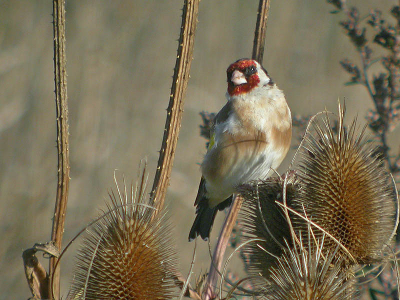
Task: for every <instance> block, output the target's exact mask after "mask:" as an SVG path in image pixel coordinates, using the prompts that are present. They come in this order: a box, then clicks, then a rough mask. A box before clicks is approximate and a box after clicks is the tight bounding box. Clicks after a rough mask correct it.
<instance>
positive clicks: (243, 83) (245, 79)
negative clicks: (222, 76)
mask: <svg viewBox="0 0 400 300" xmlns="http://www.w3.org/2000/svg"><path fill="white" fill-rule="evenodd" d="M226 74H227V77H228V94H229V95H230V96H236V95H241V94H245V93H248V92H249V91H251V90H252V89H253V88H255V87H256V86H257V85H258V84H259V83H260V78H259V76H258V70H257V64H256V61H254V60H251V59H240V60H238V61H236V62H234V63H233V64H231V65H230V66H229V68H228V69H227V70H226Z"/></svg>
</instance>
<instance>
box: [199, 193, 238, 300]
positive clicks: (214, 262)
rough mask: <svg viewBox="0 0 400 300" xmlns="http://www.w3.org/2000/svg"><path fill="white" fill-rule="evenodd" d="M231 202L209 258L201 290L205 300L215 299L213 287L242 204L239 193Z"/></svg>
mask: <svg viewBox="0 0 400 300" xmlns="http://www.w3.org/2000/svg"><path fill="white" fill-rule="evenodd" d="M232 202H233V203H232V205H231V207H230V209H229V212H228V214H227V215H226V218H225V221H224V224H223V225H222V229H221V232H220V234H219V238H218V242H217V245H216V246H215V249H214V253H213V256H212V259H211V265H210V269H209V273H208V277H207V282H206V285H205V288H204V290H203V298H204V299H205V300H208V299H215V297H216V296H217V295H216V293H215V287H216V284H217V281H218V276H219V275H220V270H221V267H222V261H223V258H224V254H225V250H226V246H227V245H228V242H229V238H230V236H231V233H232V229H233V226H234V225H235V223H236V219H237V216H238V214H239V211H240V207H241V206H242V202H243V197H241V196H240V195H234V199H233V201H232Z"/></svg>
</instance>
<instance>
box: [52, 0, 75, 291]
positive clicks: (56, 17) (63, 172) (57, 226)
mask: <svg viewBox="0 0 400 300" xmlns="http://www.w3.org/2000/svg"><path fill="white" fill-rule="evenodd" d="M53 33H54V82H55V96H56V115H57V150H58V171H57V178H58V182H57V196H56V204H55V210H54V217H53V229H52V233H51V240H52V242H53V243H54V245H55V246H56V247H57V248H58V249H61V241H62V237H63V233H64V222H65V213H66V208H67V201H68V187H69V169H70V167H69V148H68V102H67V72H66V55H65V43H66V41H65V0H53ZM56 262H57V258H56V257H52V258H51V259H50V267H49V278H53V279H54V281H53V282H50V291H51V290H52V291H53V293H50V295H52V294H53V295H55V297H56V299H58V298H59V294H60V269H59V268H58V269H57V270H55V264H56ZM53 274H54V275H53Z"/></svg>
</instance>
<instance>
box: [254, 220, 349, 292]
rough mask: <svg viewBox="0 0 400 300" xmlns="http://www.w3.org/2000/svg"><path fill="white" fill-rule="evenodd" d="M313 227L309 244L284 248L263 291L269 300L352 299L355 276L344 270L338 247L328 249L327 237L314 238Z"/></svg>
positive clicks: (295, 244)
mask: <svg viewBox="0 0 400 300" xmlns="http://www.w3.org/2000/svg"><path fill="white" fill-rule="evenodd" d="M310 231H312V229H311V227H309V230H308V238H307V241H306V243H305V244H303V240H302V239H301V238H300V243H299V244H297V243H296V242H294V241H293V244H292V245H291V246H289V244H287V247H286V248H285V249H284V251H283V254H282V255H281V257H280V258H279V259H278V260H277V264H276V265H275V266H273V267H272V268H271V275H270V279H269V280H268V281H267V284H266V285H265V288H264V291H263V292H261V294H262V295H263V296H264V297H265V298H266V299H268V300H317V299H318V300H328V299H329V300H348V299H353V296H354V294H355V289H354V283H355V279H354V276H352V275H350V272H349V270H348V271H347V272H343V270H342V268H341V266H342V260H343V258H341V257H340V256H337V251H338V250H339V246H337V247H336V249H332V248H328V250H327V251H324V246H325V245H324V242H325V241H326V240H325V236H322V237H321V239H320V240H313V238H312V237H311V236H312V234H313V233H312V232H310Z"/></svg>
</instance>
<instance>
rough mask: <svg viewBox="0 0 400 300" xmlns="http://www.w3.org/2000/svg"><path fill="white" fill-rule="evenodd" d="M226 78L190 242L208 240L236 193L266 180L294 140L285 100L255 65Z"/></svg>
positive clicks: (238, 65) (234, 68)
mask: <svg viewBox="0 0 400 300" xmlns="http://www.w3.org/2000/svg"><path fill="white" fill-rule="evenodd" d="M226 73H227V80H228V91H227V94H226V96H227V99H228V102H227V103H226V104H225V106H224V107H223V108H222V109H221V110H220V111H219V112H218V114H217V115H216V116H215V119H214V122H213V126H212V129H211V134H210V137H211V139H210V144H209V147H208V150H207V153H206V155H205V157H204V160H203V162H202V164H201V172H202V178H201V181H200V186H199V190H198V193H197V197H196V201H195V203H194V205H195V206H196V219H195V220H194V223H193V226H192V229H191V230H190V233H189V241H192V240H193V239H195V238H196V237H197V236H198V235H200V236H201V237H202V239H203V240H208V238H209V236H210V231H211V227H212V225H213V222H214V219H215V215H216V213H217V211H218V210H223V209H224V208H226V207H228V206H229V205H230V204H231V202H232V194H233V193H235V188H236V187H237V186H238V185H240V184H243V183H246V182H249V181H252V180H259V179H266V178H268V177H269V176H270V175H271V174H272V173H273V171H272V170H275V169H276V168H278V166H279V165H280V163H281V162H282V160H283V159H284V157H285V156H286V154H287V152H288V150H289V147H290V142H291V138H292V118H291V113H290V109H289V107H288V105H287V103H286V99H285V95H284V94H283V92H282V91H281V90H280V89H279V88H278V87H277V86H276V84H275V83H274V82H273V81H272V79H271V77H269V76H268V73H267V71H266V70H265V69H264V68H263V67H262V66H261V65H260V64H259V63H258V62H257V61H255V60H251V59H240V60H238V61H236V62H234V63H233V64H231V65H230V66H229V68H228V69H227V71H226Z"/></svg>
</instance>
